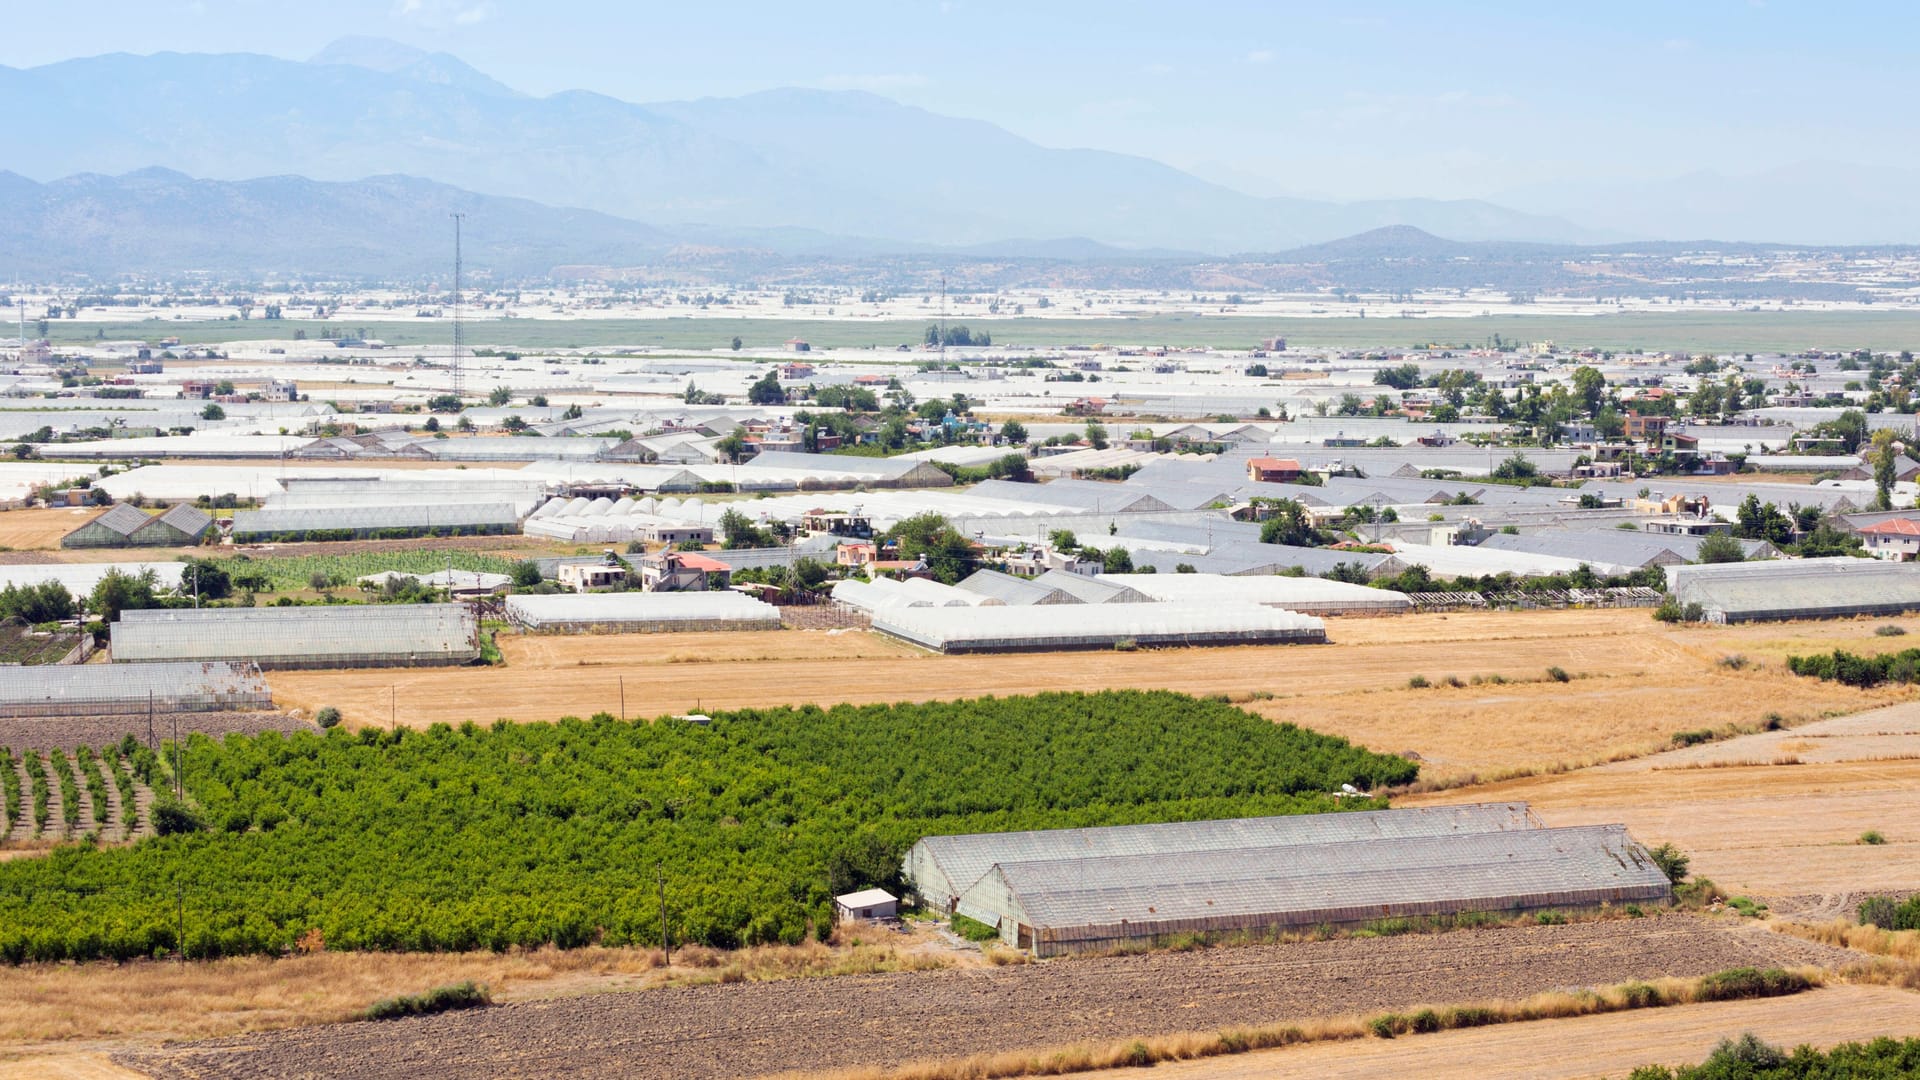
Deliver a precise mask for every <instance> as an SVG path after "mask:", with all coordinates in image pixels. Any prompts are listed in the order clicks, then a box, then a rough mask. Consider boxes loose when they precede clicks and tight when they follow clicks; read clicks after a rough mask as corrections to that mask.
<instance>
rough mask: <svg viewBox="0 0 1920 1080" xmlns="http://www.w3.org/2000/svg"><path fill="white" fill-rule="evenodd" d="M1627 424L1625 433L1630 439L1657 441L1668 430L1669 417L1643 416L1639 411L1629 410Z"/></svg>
mask: <svg viewBox="0 0 1920 1080" xmlns="http://www.w3.org/2000/svg"><path fill="white" fill-rule="evenodd" d="M1626 424H1627V426H1626V430H1625V431H1624V432H1623V434H1624V435H1625V436H1626V437H1627V438H1628V439H1646V440H1649V441H1656V440H1658V439H1659V438H1660V437H1661V436H1662V435H1664V434H1666V431H1667V418H1666V417H1664V416H1641V415H1640V414H1639V413H1637V412H1629V413H1628V414H1627V417H1626Z"/></svg>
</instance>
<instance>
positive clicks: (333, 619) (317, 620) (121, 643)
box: [113, 604, 480, 668]
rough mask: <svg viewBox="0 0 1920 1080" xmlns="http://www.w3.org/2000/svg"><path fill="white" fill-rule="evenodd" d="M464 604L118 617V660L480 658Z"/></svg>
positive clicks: (436, 661)
mask: <svg viewBox="0 0 1920 1080" xmlns="http://www.w3.org/2000/svg"><path fill="white" fill-rule="evenodd" d="M479 656H480V631H479V624H478V623H477V622H476V620H475V619H474V614H473V609H471V608H469V607H467V606H466V605H465V604H364V605H359V604H357V605H340V606H329V607H284V608H281V607H263V608H200V609H192V608H171V609H157V610H135V611H123V612H121V613H120V619H119V621H117V622H115V623H114V624H113V659H114V660H115V661H116V662H125V661H151V660H251V661H253V662H255V663H257V664H259V665H260V666H261V667H272V668H321V667H416V666H428V665H444V664H465V663H470V662H472V661H474V660H477V659H479Z"/></svg>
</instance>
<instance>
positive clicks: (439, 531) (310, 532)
mask: <svg viewBox="0 0 1920 1080" xmlns="http://www.w3.org/2000/svg"><path fill="white" fill-rule="evenodd" d="M519 529H520V515H519V514H518V513H516V512H515V510H514V507H513V504H512V503H396V504H390V505H385V506H327V507H318V506H315V507H289V508H287V509H283V510H242V511H240V512H238V513H236V514H234V515H233V538H234V540H235V541H237V542H241V543H293V542H298V541H301V540H359V539H369V538H371V539H376V540H393V539H401V538H404V537H410V536H498V535H503V534H506V533H513V532H518V531H519Z"/></svg>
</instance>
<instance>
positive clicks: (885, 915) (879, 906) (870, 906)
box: [833, 889, 900, 922]
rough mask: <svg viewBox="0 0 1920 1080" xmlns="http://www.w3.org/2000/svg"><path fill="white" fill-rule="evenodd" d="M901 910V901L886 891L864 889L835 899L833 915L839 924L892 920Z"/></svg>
mask: <svg viewBox="0 0 1920 1080" xmlns="http://www.w3.org/2000/svg"><path fill="white" fill-rule="evenodd" d="M899 910H900V901H899V900H898V899H897V898H895V896H894V895H893V894H892V893H890V892H888V891H887V890H885V889H862V890H860V891H859V892H851V893H846V894H845V895H842V896H836V897H834V898H833V914H834V918H835V919H836V920H837V921H839V922H853V921H855V920H857V919H891V918H894V917H895V916H896V915H897V914H898V913H899Z"/></svg>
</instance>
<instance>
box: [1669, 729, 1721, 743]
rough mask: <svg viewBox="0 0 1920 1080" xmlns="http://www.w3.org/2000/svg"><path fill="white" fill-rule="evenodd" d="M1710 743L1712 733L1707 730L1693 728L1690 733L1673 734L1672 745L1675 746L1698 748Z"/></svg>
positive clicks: (1679, 732) (1678, 732) (1677, 732)
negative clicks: (1702, 744)
mask: <svg viewBox="0 0 1920 1080" xmlns="http://www.w3.org/2000/svg"><path fill="white" fill-rule="evenodd" d="M1712 741H1713V731H1712V730H1711V729H1709V728H1695V729H1694V730H1692V731H1676V732H1674V733H1673V745H1675V746H1698V745H1700V744H1701V743H1705V742H1712Z"/></svg>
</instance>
